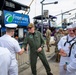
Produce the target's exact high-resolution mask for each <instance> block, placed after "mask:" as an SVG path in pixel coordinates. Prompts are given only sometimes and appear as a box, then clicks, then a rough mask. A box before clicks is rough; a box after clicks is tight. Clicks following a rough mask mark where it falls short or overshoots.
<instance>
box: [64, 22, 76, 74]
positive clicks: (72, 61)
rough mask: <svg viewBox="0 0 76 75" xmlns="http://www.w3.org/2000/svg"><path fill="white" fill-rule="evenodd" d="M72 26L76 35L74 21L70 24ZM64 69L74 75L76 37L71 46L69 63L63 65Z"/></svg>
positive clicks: (75, 69)
mask: <svg viewBox="0 0 76 75" xmlns="http://www.w3.org/2000/svg"><path fill="white" fill-rule="evenodd" d="M72 26H73V28H74V30H73V31H74V34H75V36H76V23H74V24H72ZM64 69H65V70H66V71H67V72H69V73H73V74H72V75H76V39H75V42H74V43H73V44H72V46H71V55H70V63H69V64H68V65H64Z"/></svg>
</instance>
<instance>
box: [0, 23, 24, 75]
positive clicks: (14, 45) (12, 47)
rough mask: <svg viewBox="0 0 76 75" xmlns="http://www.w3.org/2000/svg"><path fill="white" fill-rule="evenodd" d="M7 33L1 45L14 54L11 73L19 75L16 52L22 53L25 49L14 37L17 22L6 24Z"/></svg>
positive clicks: (1, 39) (0, 40)
mask: <svg viewBox="0 0 76 75" xmlns="http://www.w3.org/2000/svg"><path fill="white" fill-rule="evenodd" d="M5 27H6V34H5V35H3V36H2V37H1V38H0V46H1V47H5V48H8V50H9V51H10V52H11V55H12V64H11V67H10V75H18V64H17V60H16V53H18V54H20V55H21V54H22V53H23V52H24V50H21V48H20V46H19V43H18V41H17V40H16V39H15V38H13V37H12V36H13V35H14V31H15V28H16V27H17V24H5Z"/></svg>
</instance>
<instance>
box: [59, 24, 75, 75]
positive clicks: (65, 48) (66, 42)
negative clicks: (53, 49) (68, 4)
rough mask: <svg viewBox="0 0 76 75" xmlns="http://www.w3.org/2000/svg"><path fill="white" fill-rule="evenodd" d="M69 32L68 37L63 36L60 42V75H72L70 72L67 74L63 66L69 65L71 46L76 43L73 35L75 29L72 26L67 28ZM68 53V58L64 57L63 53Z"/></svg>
mask: <svg viewBox="0 0 76 75" xmlns="http://www.w3.org/2000/svg"><path fill="white" fill-rule="evenodd" d="M67 30H68V35H66V36H63V37H62V38H61V39H60V41H59V42H58V50H60V53H59V54H60V55H61V58H60V70H59V71H60V74H59V75H71V74H69V73H68V72H66V71H65V70H64V68H63V65H64V64H66V63H69V61H70V59H69V51H70V46H71V44H72V43H73V42H74V39H75V35H74V33H73V28H72V26H71V25H69V26H67ZM64 52H66V53H67V54H68V57H64V56H63V55H62V53H64Z"/></svg>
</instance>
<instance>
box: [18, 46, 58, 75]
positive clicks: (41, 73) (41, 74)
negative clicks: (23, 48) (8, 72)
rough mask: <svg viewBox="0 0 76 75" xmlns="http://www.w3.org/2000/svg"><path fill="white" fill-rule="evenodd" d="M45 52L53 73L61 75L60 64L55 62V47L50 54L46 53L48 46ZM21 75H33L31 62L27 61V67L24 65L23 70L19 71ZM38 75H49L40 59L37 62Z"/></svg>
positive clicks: (52, 47) (51, 48)
mask: <svg viewBox="0 0 76 75" xmlns="http://www.w3.org/2000/svg"><path fill="white" fill-rule="evenodd" d="M44 51H45V55H46V58H47V60H48V63H49V65H50V68H51V71H52V73H53V74H54V75H59V63H57V62H55V46H51V47H50V52H46V45H45V47H44ZM26 54H27V53H26ZM28 58H29V57H28ZM19 75H32V73H31V69H30V64H29V61H26V63H25V65H23V66H22V68H21V69H20V70H19ZM37 75H47V74H46V71H45V68H44V66H43V64H42V62H41V60H40V59H39V58H38V61H37Z"/></svg>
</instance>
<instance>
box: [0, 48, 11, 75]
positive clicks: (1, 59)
mask: <svg viewBox="0 0 76 75" xmlns="http://www.w3.org/2000/svg"><path fill="white" fill-rule="evenodd" d="M11 62H12V57H11V53H10V51H9V50H8V49H7V48H2V47H0V75H8V72H9V68H10V66H11Z"/></svg>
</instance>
